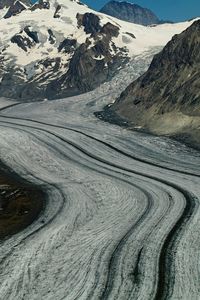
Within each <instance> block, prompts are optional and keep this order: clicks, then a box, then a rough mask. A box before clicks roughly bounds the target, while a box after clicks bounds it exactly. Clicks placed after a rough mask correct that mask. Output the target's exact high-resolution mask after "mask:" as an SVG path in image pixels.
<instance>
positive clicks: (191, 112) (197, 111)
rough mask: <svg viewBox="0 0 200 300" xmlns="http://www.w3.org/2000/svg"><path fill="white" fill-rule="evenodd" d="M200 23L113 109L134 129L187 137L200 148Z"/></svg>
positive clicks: (170, 46)
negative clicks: (139, 127)
mask: <svg viewBox="0 0 200 300" xmlns="http://www.w3.org/2000/svg"><path fill="white" fill-rule="evenodd" d="M199 47H200V19H198V20H196V21H194V23H193V24H192V25H191V26H190V27H189V28H187V29H186V30H185V31H184V32H182V33H181V34H179V35H175V36H174V37H173V38H172V40H171V41H170V42H169V43H168V44H167V45H166V46H165V47H164V49H163V50H162V51H161V52H160V53H159V54H157V55H156V56H155V57H154V59H153V61H152V63H151V65H150V67H149V69H148V71H147V72H146V73H145V74H144V75H142V76H141V77H140V78H138V79H137V80H136V81H135V82H133V83H132V84H131V85H130V86H129V87H128V88H127V89H126V90H125V91H124V92H123V93H122V94H121V96H120V97H119V99H118V100H117V101H116V102H115V104H114V105H113V106H112V110H114V111H115V112H116V113H117V114H119V115H120V116H123V117H125V118H126V119H127V120H129V121H130V122H131V123H132V124H133V126H141V127H143V128H146V129H147V130H150V131H151V132H153V133H157V134H168V135H172V136H174V135H175V136H180V137H181V136H182V137H184V136H187V140H190V141H192V143H196V144H198V146H199V147H200V130H199V128H200V52H199Z"/></svg>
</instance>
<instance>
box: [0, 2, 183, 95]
mask: <svg viewBox="0 0 200 300" xmlns="http://www.w3.org/2000/svg"><path fill="white" fill-rule="evenodd" d="M28 1H29V0H23V1H19V0H17V1H14V0H13V1H9V0H7V1H6V2H4V3H3V2H1V5H2V6H3V5H4V8H3V9H1V10H0V16H2V18H1V19H0V28H1V32H0V97H8V98H14V99H17V100H20V101H33V100H41V99H44V98H48V99H55V98H61V97H67V96H71V95H75V94H80V93H83V92H87V91H90V90H92V89H94V88H96V87H97V86H98V85H100V84H102V83H104V82H105V81H107V80H110V79H111V78H112V77H113V76H114V75H115V74H116V73H117V72H118V71H119V69H120V68H121V67H122V66H123V64H125V63H126V62H127V61H128V60H130V59H132V58H133V57H135V56H136V55H138V54H140V53H143V52H145V51H147V50H149V48H152V47H156V49H157V47H160V46H164V45H165V44H166V42H167V41H168V40H169V38H171V36H172V35H173V34H174V33H177V32H181V31H182V30H183V29H185V28H186V27H187V26H188V24H185V23H183V25H180V24H179V25H178V26H177V27H176V24H174V25H170V26H171V27H168V26H167V27H165V26H164V25H162V26H161V28H159V26H156V27H153V28H152V27H145V26H139V27H138V26H137V25H134V24H132V23H125V22H122V21H120V20H117V21H116V19H113V18H112V17H108V16H106V15H103V14H100V13H98V12H95V11H93V10H91V9H89V8H88V7H87V6H85V5H83V4H82V3H81V2H79V1H78V0H73V1H72V0H39V1H38V2H36V3H35V4H34V5H32V6H29V2H28ZM5 5H6V8H5ZM9 5H10V6H9Z"/></svg>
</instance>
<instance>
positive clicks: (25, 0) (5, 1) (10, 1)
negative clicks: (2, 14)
mask: <svg viewBox="0 0 200 300" xmlns="http://www.w3.org/2000/svg"><path fill="white" fill-rule="evenodd" d="M16 2H20V3H21V4H22V5H23V4H24V5H26V6H31V5H32V2H31V0H21V1H16V0H1V1H0V9H3V8H10V7H11V6H14V5H15V3H16Z"/></svg>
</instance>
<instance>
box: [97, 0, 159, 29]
mask: <svg viewBox="0 0 200 300" xmlns="http://www.w3.org/2000/svg"><path fill="white" fill-rule="evenodd" d="M100 11H101V12H102V13H104V14H108V15H110V16H112V17H116V18H118V19H121V20H124V21H127V22H132V23H136V24H141V25H152V24H159V23H160V20H159V18H158V17H157V16H156V15H155V14H154V13H153V12H152V11H151V10H149V9H147V8H143V7H141V6H139V5H137V4H132V3H129V2H125V1H122V2H119V1H110V2H108V3H107V4H106V5H105V6H104V7H103V8H102V9H101V10H100Z"/></svg>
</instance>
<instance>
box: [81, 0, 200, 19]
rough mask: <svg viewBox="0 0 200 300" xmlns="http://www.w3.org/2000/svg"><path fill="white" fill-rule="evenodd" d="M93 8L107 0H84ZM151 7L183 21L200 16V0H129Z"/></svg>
mask: <svg viewBox="0 0 200 300" xmlns="http://www.w3.org/2000/svg"><path fill="white" fill-rule="evenodd" d="M82 2H84V3H86V4H87V5H89V6H90V7H91V8H94V9H97V10H99V9H100V8H101V7H102V6H103V5H104V4H105V3H106V2H109V1H106V0H96V1H95V0H82ZM128 2H133V3H136V4H139V5H141V6H143V7H147V8H150V9H151V10H152V11H153V12H155V13H156V14H157V15H158V17H159V18H160V19H165V20H172V21H182V20H187V19H191V18H194V17H197V16H200V0H135V1H133V0H128Z"/></svg>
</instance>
